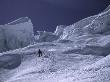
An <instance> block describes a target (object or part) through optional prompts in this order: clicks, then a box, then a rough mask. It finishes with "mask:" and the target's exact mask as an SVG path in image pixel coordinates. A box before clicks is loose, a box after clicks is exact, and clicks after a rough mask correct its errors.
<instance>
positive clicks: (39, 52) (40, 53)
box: [38, 49, 42, 57]
mask: <svg viewBox="0 0 110 82" xmlns="http://www.w3.org/2000/svg"><path fill="white" fill-rule="evenodd" d="M41 56H42V51H41V50H40V49H39V50H38V57H41Z"/></svg>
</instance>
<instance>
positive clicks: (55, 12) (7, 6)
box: [0, 0, 110, 32]
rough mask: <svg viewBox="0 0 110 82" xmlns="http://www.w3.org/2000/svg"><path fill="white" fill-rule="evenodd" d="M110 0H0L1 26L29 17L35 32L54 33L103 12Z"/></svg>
mask: <svg viewBox="0 0 110 82" xmlns="http://www.w3.org/2000/svg"><path fill="white" fill-rule="evenodd" d="M109 3H110V2H109V0H0V24H1V25H3V24H7V23H9V22H11V21H14V20H16V19H18V18H20V17H29V18H30V19H31V21H32V23H33V26H34V31H37V30H40V31H44V30H45V31H52V32H53V31H54V30H55V28H56V26H57V25H71V24H73V23H75V22H77V21H79V20H81V19H83V18H85V17H88V16H91V15H95V14H98V13H100V12H101V11H103V10H104V9H105V8H106V7H107V6H108V5H109Z"/></svg>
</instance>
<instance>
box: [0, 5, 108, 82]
mask: <svg viewBox="0 0 110 82" xmlns="http://www.w3.org/2000/svg"><path fill="white" fill-rule="evenodd" d="M4 26H5V27H6V29H5V30H6V31H5V32H8V33H9V35H6V36H7V40H8V41H10V42H8V43H7V44H8V45H10V44H14V43H13V42H11V40H10V38H9V37H11V36H13V35H16V37H17V38H18V40H22V42H23V43H25V41H26V45H25V46H22V47H21V46H20V47H19V42H18V47H15V46H12V45H11V49H10V50H8V51H5V52H2V53H0V82H51V81H53V82H110V6H108V7H107V8H106V9H105V10H104V11H102V12H101V13H99V14H98V15H94V16H90V17H87V18H85V19H82V20H80V21H78V22H76V23H74V24H72V25H69V26H65V25H60V26H57V27H56V30H55V31H54V32H53V33H52V32H46V31H37V34H36V35H33V29H32V28H33V27H32V23H31V21H30V20H29V18H28V17H23V18H20V19H17V20H15V21H13V22H11V23H8V24H6V25H3V27H4ZM0 27H2V25H1V26H0ZM7 27H9V28H8V29H7ZM14 27H17V29H16V28H15V29H13V28H14ZM20 27H21V28H23V27H24V28H25V29H24V30H26V35H28V34H29V35H28V36H26V35H25V33H24V34H22V33H19V32H22V31H19V32H18V34H16V33H14V32H16V31H17V30H20V29H21V28H20ZM11 28H12V30H13V32H11V33H10V30H11ZM26 28H28V29H26ZM7 30H8V31H7ZM0 31H1V32H2V29H0ZM4 35H5V33H4V34H3V33H0V41H1V42H4V39H6V38H5V37H2V36H4ZM21 35H23V36H21ZM25 36H26V37H25ZM24 37H25V38H24ZM22 38H23V39H22ZM16 41H17V40H16ZM8 45H7V46H8ZM15 45H17V43H15ZM4 46H5V45H4V44H0V49H3V48H4ZM2 47H3V48H2ZM8 47H9V46H8ZM5 48H6V47H5ZM38 49H41V50H42V51H43V56H42V57H38V53H37V51H38Z"/></svg>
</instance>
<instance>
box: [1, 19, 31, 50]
mask: <svg viewBox="0 0 110 82" xmlns="http://www.w3.org/2000/svg"><path fill="white" fill-rule="evenodd" d="M0 31H1V32H0V36H1V37H0V42H1V44H0V51H4V50H12V49H17V48H21V47H25V46H27V45H29V44H30V43H31V41H32V39H33V24H32V23H31V20H30V19H29V18H28V17H23V18H20V19H18V20H16V21H13V22H11V23H8V24H5V25H1V26H0Z"/></svg>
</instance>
